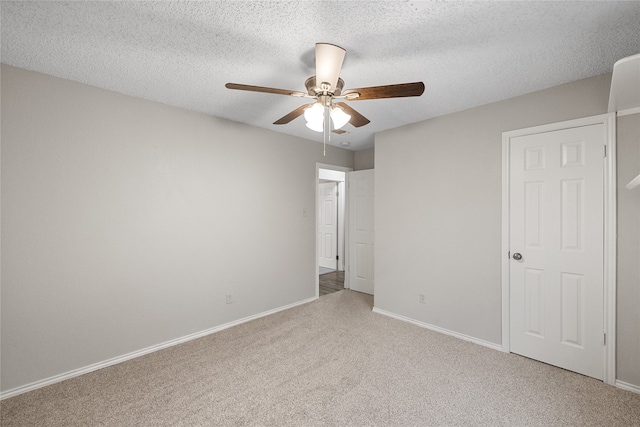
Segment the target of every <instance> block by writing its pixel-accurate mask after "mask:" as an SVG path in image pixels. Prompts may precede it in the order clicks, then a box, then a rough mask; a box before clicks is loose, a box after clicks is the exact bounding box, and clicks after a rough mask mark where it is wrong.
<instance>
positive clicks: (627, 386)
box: [614, 380, 640, 394]
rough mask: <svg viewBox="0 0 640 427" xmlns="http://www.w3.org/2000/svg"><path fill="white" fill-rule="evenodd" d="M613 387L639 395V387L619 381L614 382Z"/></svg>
mask: <svg viewBox="0 0 640 427" xmlns="http://www.w3.org/2000/svg"><path fill="white" fill-rule="evenodd" d="M614 385H615V386H616V387H618V388H621V389H623V390H627V391H632V392H634V393H638V394H640V385H635V384H630V383H626V382H624V381H620V380H616V382H615V384H614Z"/></svg>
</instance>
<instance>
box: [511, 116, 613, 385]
mask: <svg viewBox="0 0 640 427" xmlns="http://www.w3.org/2000/svg"><path fill="white" fill-rule="evenodd" d="M594 124H603V125H604V127H605V145H606V147H607V148H606V150H607V157H606V159H605V162H604V177H603V179H604V277H603V281H604V325H603V329H604V332H605V333H606V334H607V343H606V345H605V346H604V367H603V369H604V376H603V378H604V379H603V381H604V382H605V383H606V384H611V385H614V383H615V378H616V257H617V254H616V243H617V238H616V212H617V211H616V203H617V202H616V115H615V113H608V114H601V115H598V116H592V117H585V118H581V119H575V120H568V121H565V122H559V123H552V124H548V125H543V126H535V127H530V128H526V129H519V130H514V131H510V132H503V133H502V252H501V254H500V259H501V260H502V261H501V262H502V351H505V352H510V340H509V334H510V328H509V326H510V319H509V266H510V263H509V258H508V252H509V141H510V139H511V138H514V137H518V136H523V135H531V134H536V133H543V132H553V131H556V130H561V129H570V128H575V127H581V126H589V125H594Z"/></svg>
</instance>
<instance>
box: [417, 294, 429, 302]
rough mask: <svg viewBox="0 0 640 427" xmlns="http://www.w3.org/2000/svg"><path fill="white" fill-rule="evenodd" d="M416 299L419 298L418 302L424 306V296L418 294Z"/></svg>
mask: <svg viewBox="0 0 640 427" xmlns="http://www.w3.org/2000/svg"><path fill="white" fill-rule="evenodd" d="M418 297H419V300H420V304H426V303H427V300H426V297H425V296H424V294H420V295H418Z"/></svg>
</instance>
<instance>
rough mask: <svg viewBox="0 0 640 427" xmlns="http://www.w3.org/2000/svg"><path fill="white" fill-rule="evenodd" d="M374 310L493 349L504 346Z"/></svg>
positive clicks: (375, 311) (499, 348) (384, 311)
mask: <svg viewBox="0 0 640 427" xmlns="http://www.w3.org/2000/svg"><path fill="white" fill-rule="evenodd" d="M373 312H374V313H378V314H382V315H383V316H387V317H392V318H394V319H397V320H402V321H403V322H407V323H411V324H413V325H416V326H420V327H421V328H425V329H429V330H431V331H434V332H439V333H441V334H445V335H449V336H451V337H454V338H458V339H461V340H464V341H469V342H472V343H474V344H478V345H481V346H483V347H489V348H491V349H493V350H498V351H502V347H501V346H500V344H495V343H492V342H489V341H484V340H481V339H478V338H474V337H471V336H469V335H465V334H461V333H459V332H454V331H450V330H448V329H445V328H441V327H439V326H434V325H430V324H429V323H424V322H421V321H419V320H415V319H411V318H410V317H405V316H402V315H400V314H396V313H391V312H390V311H386V310H381V309H379V308H377V307H373Z"/></svg>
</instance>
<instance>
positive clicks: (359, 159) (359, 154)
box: [353, 148, 376, 171]
mask: <svg viewBox="0 0 640 427" xmlns="http://www.w3.org/2000/svg"><path fill="white" fill-rule="evenodd" d="M375 157H376V149H375V148H369V149H366V150H360V151H356V152H355V153H354V157H353V170H357V171H361V170H364V169H373V168H374V167H375Z"/></svg>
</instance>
